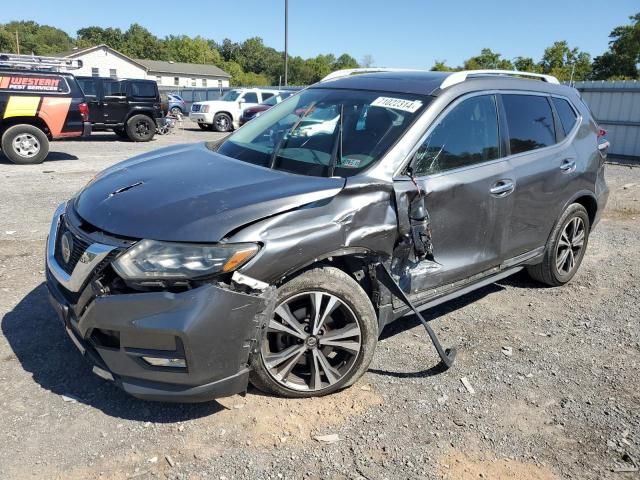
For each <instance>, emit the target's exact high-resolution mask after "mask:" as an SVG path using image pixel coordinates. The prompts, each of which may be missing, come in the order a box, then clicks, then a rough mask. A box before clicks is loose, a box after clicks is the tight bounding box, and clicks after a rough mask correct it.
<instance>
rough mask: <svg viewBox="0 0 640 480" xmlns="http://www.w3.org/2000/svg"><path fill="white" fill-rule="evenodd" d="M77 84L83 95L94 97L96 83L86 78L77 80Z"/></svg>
mask: <svg viewBox="0 0 640 480" xmlns="http://www.w3.org/2000/svg"><path fill="white" fill-rule="evenodd" d="M78 83H79V84H80V88H81V89H82V91H83V93H84V94H85V95H90V96H96V95H97V93H96V81H95V80H90V79H88V78H78Z"/></svg>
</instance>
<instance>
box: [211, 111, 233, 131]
mask: <svg viewBox="0 0 640 480" xmlns="http://www.w3.org/2000/svg"><path fill="white" fill-rule="evenodd" d="M232 126H233V121H232V120H231V117H230V116H229V115H227V114H226V113H218V114H216V116H215V117H213V128H214V129H215V130H216V132H230V131H231V127H232Z"/></svg>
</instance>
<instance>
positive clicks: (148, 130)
mask: <svg viewBox="0 0 640 480" xmlns="http://www.w3.org/2000/svg"><path fill="white" fill-rule="evenodd" d="M126 131H127V136H128V137H129V138H130V139H131V140H133V141H134V142H148V141H149V140H151V139H152V138H153V136H154V135H155V133H156V124H155V122H154V121H153V120H152V119H151V118H150V117H147V116H146V115H134V116H133V117H131V118H130V119H129V120H128V121H127V126H126Z"/></svg>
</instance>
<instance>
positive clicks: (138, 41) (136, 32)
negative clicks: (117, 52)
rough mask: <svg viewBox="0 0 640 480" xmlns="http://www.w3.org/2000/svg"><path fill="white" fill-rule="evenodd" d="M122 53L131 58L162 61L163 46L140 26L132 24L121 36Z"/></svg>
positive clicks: (163, 55) (163, 56) (164, 56)
mask: <svg viewBox="0 0 640 480" xmlns="http://www.w3.org/2000/svg"><path fill="white" fill-rule="evenodd" d="M123 40H124V42H123V45H122V53H124V54H125V55H127V56H129V57H132V58H148V59H152V60H162V59H163V58H166V55H165V54H164V53H165V52H164V44H163V43H162V42H161V41H160V40H159V39H158V38H157V37H156V36H155V35H154V34H152V33H151V32H150V31H149V30H147V29H146V28H144V27H143V26H142V25H139V24H137V23H132V24H131V26H130V27H129V29H128V30H127V31H126V32H124V35H123Z"/></svg>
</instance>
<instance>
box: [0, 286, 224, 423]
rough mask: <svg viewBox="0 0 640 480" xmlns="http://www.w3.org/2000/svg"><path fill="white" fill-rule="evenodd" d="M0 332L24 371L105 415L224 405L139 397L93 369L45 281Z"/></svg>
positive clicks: (159, 417)
mask: <svg viewBox="0 0 640 480" xmlns="http://www.w3.org/2000/svg"><path fill="white" fill-rule="evenodd" d="M1 327H2V333H3V334H4V336H5V338H6V339H7V341H8V342H9V345H10V346H11V348H12V349H13V352H14V354H15V356H16V358H17V359H18V361H19V362H20V364H21V366H22V368H24V370H25V371H27V372H29V373H31V375H32V378H33V380H34V381H35V382H36V383H38V384H39V385H40V386H41V387H42V388H44V389H45V390H49V391H50V392H52V393H54V394H56V395H65V396H67V397H70V398H73V399H75V400H76V401H77V402H79V403H83V404H86V405H89V406H92V407H94V408H97V409H99V410H101V411H102V412H104V413H105V414H106V415H109V416H112V417H117V418H123V419H127V420H137V421H145V422H155V423H171V422H179V421H185V420H190V419H194V418H199V417H204V416H207V415H211V414H214V413H217V412H219V411H221V410H224V409H225V407H223V406H222V405H221V404H220V403H218V402H215V401H212V402H207V403H196V404H177V403H159V402H149V401H144V400H138V399H136V398H133V397H131V396H129V395H127V394H126V393H124V392H123V391H122V390H120V389H119V388H117V387H116V386H114V385H113V384H111V383H110V382H107V381H105V380H102V379H101V378H99V377H97V376H96V375H95V374H93V373H92V371H91V367H90V365H89V363H88V362H87V361H86V360H85V359H84V358H83V357H82V355H81V354H80V352H79V351H78V350H76V348H75V347H74V346H73V344H72V343H71V341H70V340H69V339H68V338H67V336H66V334H65V333H64V329H63V327H62V325H61V323H60V321H59V320H58V318H57V316H56V313H55V312H54V310H53V308H52V307H51V306H50V304H49V299H48V292H47V288H46V286H45V284H44V283H42V284H40V285H39V286H38V287H36V288H35V289H33V290H32V291H31V292H29V293H28V294H27V295H26V296H25V297H24V298H23V299H22V300H21V301H20V303H18V304H17V305H16V306H15V308H14V309H13V310H12V311H10V312H9V313H7V314H6V315H5V316H4V317H3V318H2V323H1Z"/></svg>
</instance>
